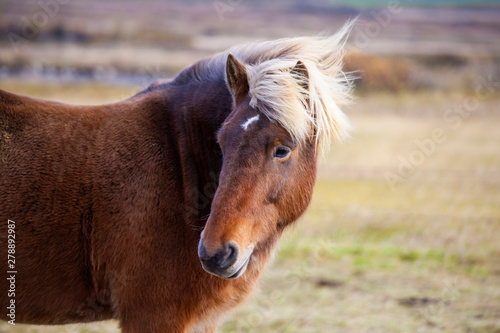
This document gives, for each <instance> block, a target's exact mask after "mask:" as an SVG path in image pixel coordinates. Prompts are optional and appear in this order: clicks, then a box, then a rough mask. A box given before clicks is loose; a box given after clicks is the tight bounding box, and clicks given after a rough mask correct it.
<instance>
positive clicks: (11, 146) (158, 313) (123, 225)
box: [0, 59, 316, 332]
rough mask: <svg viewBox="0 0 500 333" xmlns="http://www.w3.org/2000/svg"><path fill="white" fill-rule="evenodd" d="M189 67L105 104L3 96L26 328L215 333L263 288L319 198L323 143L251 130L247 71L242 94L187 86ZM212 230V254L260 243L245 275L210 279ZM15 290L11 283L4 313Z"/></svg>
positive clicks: (215, 86)
mask: <svg viewBox="0 0 500 333" xmlns="http://www.w3.org/2000/svg"><path fill="white" fill-rule="evenodd" d="M234 60H235V59H234ZM235 61H236V60H235ZM236 65H237V64H236ZM234 68H237V67H234ZM192 70H193V69H188V70H185V71H184V72H182V73H181V74H180V75H179V76H178V77H177V79H176V80H174V81H171V82H168V83H165V84H158V85H155V86H153V87H151V88H149V89H147V90H146V91H144V92H142V93H139V94H138V95H136V96H134V97H132V98H130V99H128V100H125V101H122V102H119V103H116V104H110V105H103V106H71V105H65V104H59V103H54V102H48V101H41V100H36V99H31V98H28V97H22V96H18V95H14V94H11V93H8V92H5V91H1V90H0V134H1V135H0V139H1V141H0V223H1V225H0V232H1V236H2V238H1V243H2V245H1V248H2V249H6V248H7V247H6V237H5V235H6V233H7V225H6V224H7V219H10V220H14V221H15V222H16V229H15V230H16V269H17V272H18V273H17V276H16V285H17V291H16V297H15V299H16V323H21V322H24V323H33V324H64V323H72V322H90V321H96V320H104V319H110V318H114V319H118V320H119V321H120V324H121V327H122V330H123V332H213V331H214V330H215V327H216V326H217V323H218V321H219V318H220V317H221V315H222V314H223V313H224V312H225V311H226V310H228V309H230V308H232V307H234V306H235V305H236V304H238V303H239V302H241V301H242V300H243V299H244V298H245V296H246V295H248V294H249V293H250V291H251V290H252V289H253V288H254V285H255V283H256V280H257V277H258V276H259V274H260V272H261V270H262V267H263V265H264V263H265V262H266V259H267V258H268V255H269V253H270V252H271V250H272V249H273V247H274V245H275V243H276V241H277V239H278V237H279V235H280V234H281V232H282V230H283V229H284V227H286V226H287V225H289V224H290V223H292V222H293V221H295V220H297V218H298V217H299V216H300V215H301V214H302V213H303V212H304V210H305V209H306V207H307V205H308V203H309V201H310V198H311V194H312V187H313V184H314V180H315V174H316V153H315V143H314V140H309V141H307V142H294V141H293V140H292V138H291V137H290V135H289V133H287V131H285V130H284V129H283V127H281V126H280V125H278V124H276V123H274V122H271V121H270V120H269V119H268V118H266V117H265V116H264V115H262V114H261V115H260V120H259V121H258V122H256V123H255V124H252V125H251V126H250V127H249V128H248V130H247V131H244V130H242V128H241V124H242V123H243V122H245V120H246V119H248V118H249V117H251V116H254V115H256V114H258V110H255V109H253V108H252V107H250V106H249V101H250V99H249V97H248V84H247V86H245V83H244V82H243V83H242V82H241V80H240V79H241V78H242V77H244V73H241V72H238V73H237V74H238V78H239V79H238V80H234V81H230V82H232V84H233V86H231V88H232V90H233V91H236V92H237V96H236V98H235V96H233V94H232V93H231V92H230V91H229V89H228V88H227V87H226V84H225V82H224V78H220V79H218V80H206V81H199V80H190V79H189V78H190V74H193V73H190V71H192ZM228 71H229V73H228V76H229V77H231V75H232V73H233V74H234V71H233V72H231V68H230V67H228ZM233 99H234V100H235V101H236V102H237V104H236V105H235V107H234V110H233ZM217 140H218V141H217ZM219 144H220V145H219ZM280 144H285V145H287V146H290V147H292V148H293V150H292V153H291V154H290V156H289V157H288V158H287V159H286V160H284V161H277V160H276V159H274V158H273V150H274V149H275V147H276V146H278V145H280ZM221 147H222V150H221ZM207 220H208V221H207ZM203 230H204V231H203ZM202 231H203V240H204V242H205V243H206V246H207V249H208V251H216V250H217V248H219V247H220V246H221V244H223V243H224V242H227V241H229V240H232V241H235V242H237V243H238V245H239V247H240V248H241V249H243V248H245V247H246V246H247V245H248V244H250V243H252V244H254V250H253V253H252V256H251V258H250V262H249V265H248V268H247V270H246V272H245V273H244V274H243V276H241V277H240V278H237V279H222V278H219V277H216V276H214V275H211V274H209V273H207V272H205V271H204V270H203V269H202V266H201V265H200V261H199V258H198V255H197V248H198V243H199V241H200V235H201V232H202ZM1 269H2V271H3V272H6V271H7V267H6V260H2V266H1ZM7 289H8V285H7V281H6V279H5V278H4V279H1V282H0V290H1V291H2V292H1V293H0V305H1V307H2V308H3V309H5V307H6V306H7V302H8V301H9V300H8V298H7V293H6V292H5V291H6V290H7ZM2 318H3V319H4V320H5V319H7V318H6V317H5V311H4V314H3V315H2Z"/></svg>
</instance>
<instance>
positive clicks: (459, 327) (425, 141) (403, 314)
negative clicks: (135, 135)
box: [0, 79, 500, 333]
mask: <svg viewBox="0 0 500 333" xmlns="http://www.w3.org/2000/svg"><path fill="white" fill-rule="evenodd" d="M0 89H5V90H8V91H12V92H16V93H21V94H27V95H31V96H36V97H40V98H50V99H55V100H59V101H64V102H71V103H85V104H89V103H92V104H98V103H104V102H111V101H116V100H120V99H123V98H126V97H127V96H130V95H131V94H132V93H133V91H137V90H138V88H137V87H129V86H106V85H99V86H96V85H95V84H83V85H69V84H66V85H60V84H55V85H51V84H44V85H40V84H37V83H30V82H26V81H19V80H8V79H6V80H3V81H0ZM496 89H497V88H496ZM485 91H486V92H485V93H484V94H483V93H481V94H479V93H478V91H477V90H470V91H469V90H467V91H453V92H444V91H439V92H437V91H432V90H423V91H417V92H404V91H402V92H398V93H389V92H378V93H366V94H362V95H359V96H358V97H357V100H356V101H355V103H354V104H353V105H352V106H351V107H349V108H348V109H347V111H346V112H347V114H348V116H349V117H350V118H351V120H352V122H353V124H354V127H355V130H354V132H353V133H352V139H351V140H350V141H348V142H346V143H344V144H342V145H335V146H333V147H332V149H331V151H330V152H329V153H327V154H326V155H325V157H323V158H321V160H320V168H319V174H318V181H317V184H316V187H315V191H314V197H313V200H312V203H311V206H310V208H309V210H308V211H307V213H306V214H305V215H304V216H303V217H302V218H301V219H300V221H299V222H298V223H297V224H296V226H294V227H293V228H291V229H290V230H288V231H287V232H286V234H285V236H284V239H283V240H282V241H281V243H280V248H279V250H278V252H277V254H276V257H275V259H274V261H273V262H272V263H271V264H270V265H269V267H268V269H267V271H266V273H265V274H264V276H263V278H262V281H261V284H260V286H261V287H260V291H259V292H257V293H256V294H255V296H254V297H253V298H252V299H251V300H249V301H248V302H247V303H245V304H244V305H242V306H241V307H239V308H237V309H236V310H235V311H234V312H233V313H232V314H230V315H228V317H227V319H226V321H225V323H224V324H223V325H222V326H221V327H220V328H219V332H356V333H358V332H500V242H499V238H500V149H499V144H500V131H498V124H499V120H500V112H499V111H500V110H499V109H498V105H499V103H500V95H499V94H498V92H495V89H491V91H490V90H485ZM488 91H490V92H489V93H488ZM2 332H9V333H10V332H26V333H27V332H40V333H49V332H50V333H52V332H75V333H76V332H79V333H83V332H85V333H90V332H104V333H111V332H118V328H117V325H116V323H115V322H112V321H110V322H103V323H95V324H89V325H68V326H58V327H50V326H26V325H16V326H15V327H13V326H10V325H8V324H6V323H1V324H0V333H2Z"/></svg>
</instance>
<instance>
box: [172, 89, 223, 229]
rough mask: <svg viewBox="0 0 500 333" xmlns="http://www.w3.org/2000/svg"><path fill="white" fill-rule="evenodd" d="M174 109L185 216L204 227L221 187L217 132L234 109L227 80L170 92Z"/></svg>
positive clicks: (220, 161) (198, 226)
mask: <svg viewBox="0 0 500 333" xmlns="http://www.w3.org/2000/svg"><path fill="white" fill-rule="evenodd" d="M170 90H171V91H170V94H169V95H170V96H171V98H170V100H171V101H173V103H172V106H171V109H172V110H173V111H174V112H176V113H177V114H179V115H180V117H178V118H177V119H178V122H179V131H180V133H182V135H181V137H180V138H179V139H180V140H179V152H180V156H181V161H182V169H183V170H182V171H183V185H184V211H183V214H184V217H185V218H186V219H187V221H189V223H190V224H194V226H195V227H197V229H199V230H201V228H202V227H204V225H205V222H206V219H207V217H208V215H209V214H210V208H211V204H212V199H213V197H214V195H215V191H216V189H217V186H218V181H219V173H220V170H221V167H222V153H221V151H220V147H219V145H218V143H217V139H216V132H217V131H218V130H219V128H220V127H221V126H222V123H223V122H224V120H225V119H226V118H227V116H228V115H229V113H230V112H231V109H232V98H231V95H230V93H229V91H228V89H227V88H226V86H225V83H224V81H218V82H193V83H190V84H187V85H182V86H175V85H173V86H172V87H171V89H170Z"/></svg>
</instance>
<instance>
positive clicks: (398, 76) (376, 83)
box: [344, 53, 410, 91]
mask: <svg viewBox="0 0 500 333" xmlns="http://www.w3.org/2000/svg"><path fill="white" fill-rule="evenodd" d="M344 70H345V71H347V72H354V74H355V75H356V76H357V77H358V78H359V79H358V80H357V84H356V86H357V87H358V89H360V90H362V91H374V90H375V91H377V90H388V91H401V90H405V89H408V88H409V87H410V66H409V63H408V61H407V60H405V59H400V58H383V57H380V56H375V55H366V54H361V53H349V54H348V55H347V56H346V58H345V66H344Z"/></svg>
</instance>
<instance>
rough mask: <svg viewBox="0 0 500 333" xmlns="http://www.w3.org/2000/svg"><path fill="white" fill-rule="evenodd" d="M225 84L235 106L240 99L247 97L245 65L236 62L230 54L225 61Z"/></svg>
mask: <svg viewBox="0 0 500 333" xmlns="http://www.w3.org/2000/svg"><path fill="white" fill-rule="evenodd" d="M226 82H227V85H228V86H229V90H230V91H231V94H232V95H233V100H234V103H235V105H236V104H238V102H239V101H240V99H241V98H243V97H245V96H246V95H248V90H249V87H248V78H247V72H246V69H245V65H243V64H242V63H241V62H239V61H238V59H236V58H235V57H234V56H233V55H232V54H231V53H229V54H228V56H227V61H226Z"/></svg>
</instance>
